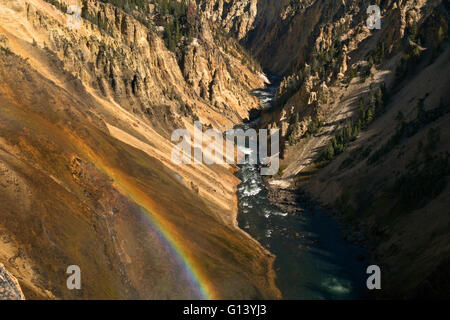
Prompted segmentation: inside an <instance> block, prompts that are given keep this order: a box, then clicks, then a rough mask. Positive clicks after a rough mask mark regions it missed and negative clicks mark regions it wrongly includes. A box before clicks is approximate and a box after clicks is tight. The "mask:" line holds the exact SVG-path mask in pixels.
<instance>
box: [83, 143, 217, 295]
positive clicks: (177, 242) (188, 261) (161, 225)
mask: <svg viewBox="0 0 450 320" xmlns="http://www.w3.org/2000/svg"><path fill="white" fill-rule="evenodd" d="M89 151H90V152H88V153H89V156H90V158H91V160H93V163H94V164H95V166H96V167H97V169H99V170H100V171H101V172H103V173H105V174H106V175H107V176H108V177H109V178H111V179H112V180H113V181H114V183H115V184H116V186H118V187H119V189H120V191H121V192H122V193H123V194H125V195H126V196H128V197H129V198H131V199H132V200H133V201H134V202H135V203H136V204H137V205H139V206H140V207H141V209H142V210H143V211H144V214H145V217H146V218H147V219H148V220H149V222H150V223H151V224H152V225H153V226H154V227H155V228H156V230H157V231H158V232H159V234H160V235H161V236H162V238H163V239H164V240H165V241H166V242H167V243H168V244H169V246H170V247H171V249H172V251H173V253H174V254H175V257H177V258H178V260H179V261H180V262H181V263H182V265H184V269H185V275H186V276H187V279H188V280H189V281H190V282H191V284H192V285H193V288H195V291H196V292H197V293H198V294H199V296H200V299H201V300H217V299H219V298H218V295H217V294H216V291H215V289H214V288H213V286H212V285H210V281H209V280H208V279H207V277H206V276H205V274H204V273H203V272H202V270H201V268H200V267H199V265H198V263H196V261H194V259H193V255H192V253H191V251H190V250H189V249H188V248H186V246H185V245H183V243H184V242H183V239H182V237H181V236H180V235H179V233H178V232H177V231H176V230H175V228H174V227H173V226H172V225H171V224H170V223H169V222H168V221H167V220H166V219H165V218H164V217H163V216H162V215H160V214H157V213H156V211H157V210H154V209H153V206H154V205H153V204H152V203H151V201H150V199H149V198H148V195H146V194H145V193H144V192H142V191H141V190H139V189H138V188H136V187H134V184H133V181H132V180H131V179H130V178H129V177H128V176H126V175H124V174H123V173H121V172H120V171H118V170H115V169H113V168H111V167H110V166H109V165H108V164H106V163H105V161H104V160H103V159H101V158H100V157H98V156H97V155H96V154H94V153H93V152H92V151H91V150H89Z"/></svg>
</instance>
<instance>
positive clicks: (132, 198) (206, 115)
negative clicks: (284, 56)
mask: <svg viewBox="0 0 450 320" xmlns="http://www.w3.org/2000/svg"><path fill="white" fill-rule="evenodd" d="M104 2H107V1H104ZM104 2H100V1H93V0H84V1H64V2H60V1H42V0H15V1H9V0H2V1H0V21H1V25H0V60H1V61H2V63H1V67H0V102H1V108H0V113H1V117H0V188H1V192H0V197H1V200H0V209H1V210H0V212H1V213H0V215H1V219H0V230H1V232H0V235H1V236H0V261H1V262H2V263H3V264H4V265H5V267H6V268H7V269H8V270H9V272H10V273H11V274H12V275H14V276H15V277H16V278H17V280H18V282H19V283H20V286H21V287H22V290H23V292H24V295H25V297H26V298H27V299H49V298H52V299H53V298H56V299H61V298H64V299H74V298H80V299H117V298H134V299H188V298H195V299H197V298H213V299H214V298H229V299H247V298H278V297H280V293H279V291H278V289H277V288H276V287H275V284H274V275H273V271H272V261H273V257H272V256H271V255H270V254H269V253H268V252H266V251H265V250H264V249H263V248H262V247H261V246H260V245H259V244H258V243H257V242H256V241H254V240H253V239H251V238H250V237H249V236H248V235H247V234H245V233H244V232H242V231H241V230H239V229H238V228H237V226H236V219H235V218H236V213H237V212H236V211H237V200H236V195H235V191H236V186H237V184H238V183H239V181H238V180H237V179H236V178H235V177H234V175H233V171H234V169H233V168H232V167H230V166H228V165H216V166H206V165H181V166H178V165H175V164H174V163H173V162H172V161H171V152H172V149H173V147H174V144H173V142H171V141H170V138H171V131H172V130H173V129H175V128H184V127H187V128H188V129H189V130H192V128H193V121H194V120H196V119H198V120H201V121H202V123H203V124H204V125H207V126H209V125H211V126H214V127H215V128H217V129H228V128H231V127H232V126H233V125H234V124H236V123H239V122H241V121H242V120H243V119H245V118H246V117H248V112H249V110H251V109H252V108H259V102H258V101H257V100H256V98H255V97H253V96H252V95H251V94H250V90H252V89H255V88H258V87H262V86H263V85H264V79H263V77H262V76H261V74H260V71H259V67H258V66H257V64H255V63H251V62H250V61H249V60H248V59H247V58H246V52H245V50H244V49H243V48H242V47H241V46H240V45H239V44H238V43H237V42H236V41H235V40H233V39H232V38H230V37H229V36H227V35H223V34H222V35H220V34H219V33H218V32H217V30H215V29H214V25H213V24H210V22H209V21H207V20H204V21H202V22H201V23H200V27H199V28H198V33H197V34H195V37H192V38H187V37H184V38H181V39H180V41H179V44H177V46H176V48H175V49H173V50H169V49H168V47H167V42H165V41H164V40H165V39H164V28H163V29H161V26H159V25H157V24H152V23H151V22H148V21H151V20H152V19H154V18H155V17H157V16H158V15H159V16H161V14H160V13H159V12H158V10H160V8H158V6H156V5H153V6H151V7H149V11H148V12H149V13H148V16H147V18H148V19H147V20H145V19H141V18H142V17H141V16H140V15H139V14H135V13H136V12H135V11H133V10H132V9H129V8H125V9H126V10H128V11H125V10H122V8H119V7H116V6H113V5H111V4H108V3H104ZM73 4H75V5H78V6H79V7H80V8H82V13H81V25H80V28H69V27H68V26H69V25H68V21H70V20H69V19H72V18H73V16H71V15H70V14H67V13H66V12H67V11H66V9H67V7H68V6H69V5H73ZM136 8H137V7H136ZM138 13H139V12H138ZM165 18H167V19H171V16H170V15H167V16H165ZM155 19H156V18H155ZM197 19H204V18H203V17H201V16H197ZM72 22H73V20H72ZM69 265H78V266H79V267H80V268H81V279H82V287H81V290H68V288H67V287H66V279H67V277H68V275H67V274H66V269H67V267H68V266H69Z"/></svg>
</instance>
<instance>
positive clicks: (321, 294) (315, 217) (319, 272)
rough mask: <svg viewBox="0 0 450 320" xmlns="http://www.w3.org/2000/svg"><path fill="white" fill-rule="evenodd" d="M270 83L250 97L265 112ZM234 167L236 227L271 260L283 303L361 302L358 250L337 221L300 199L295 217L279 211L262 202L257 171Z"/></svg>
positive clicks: (271, 93) (272, 89) (275, 83)
mask: <svg viewBox="0 0 450 320" xmlns="http://www.w3.org/2000/svg"><path fill="white" fill-rule="evenodd" d="M271 80H272V83H273V84H272V85H271V86H269V87H268V88H266V89H262V90H257V91H255V92H254V94H255V95H256V96H257V97H258V98H259V99H260V100H261V102H262V103H263V104H264V106H265V107H266V108H270V106H271V101H272V99H273V98H274V95H275V93H276V90H277V87H278V84H279V80H278V79H276V78H273V77H272V78H271ZM246 127H248V125H247V126H246ZM240 168H241V170H240V171H239V172H238V173H237V176H238V178H240V179H241V181H242V184H241V185H240V186H239V187H238V199H239V214H238V223H239V227H240V228H242V229H243V230H245V231H246V232H247V233H249V234H250V235H251V236H252V237H253V238H255V239H256V240H258V241H259V242H260V243H261V244H262V245H263V246H264V247H265V248H267V249H268V250H269V251H270V252H272V253H273V254H275V255H276V260H275V264H274V268H275V272H276V275H277V279H276V284H277V286H278V288H279V289H280V290H281V293H282V295H283V298H284V299H358V298H361V297H362V295H363V293H364V287H365V283H366V278H367V275H366V273H365V270H366V268H367V262H366V260H365V259H364V260H363V259H361V257H365V254H364V251H363V250H362V249H361V248H360V247H358V246H357V245H354V244H351V243H349V242H347V241H345V240H344V237H343V234H342V232H341V230H340V228H339V225H338V224H337V222H336V221H335V220H334V219H332V218H331V217H330V216H328V215H327V214H326V213H325V212H324V211H322V210H320V209H318V208H317V207H314V206H310V205H309V203H308V201H307V200H306V199H305V200H304V204H305V205H304V206H302V205H301V206H300V207H299V208H298V210H297V212H296V213H289V214H288V213H287V212H283V211H282V210H280V209H279V208H278V207H277V206H275V205H274V204H273V203H271V202H270V201H269V200H268V198H267V195H268V191H267V190H266V188H265V185H264V182H263V180H262V177H261V176H260V170H259V168H258V166H256V165H250V164H244V165H241V166H240ZM310 207H312V209H311V208H310ZM357 257H359V258H360V259H357Z"/></svg>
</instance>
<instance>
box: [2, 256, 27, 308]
mask: <svg viewBox="0 0 450 320" xmlns="http://www.w3.org/2000/svg"><path fill="white" fill-rule="evenodd" d="M0 300H25V296H24V295H23V292H22V289H21V288H20V285H19V282H18V281H17V279H16V278H15V277H14V276H13V275H12V274H11V273H9V272H8V270H6V269H5V266H4V265H3V264H1V263H0Z"/></svg>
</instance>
